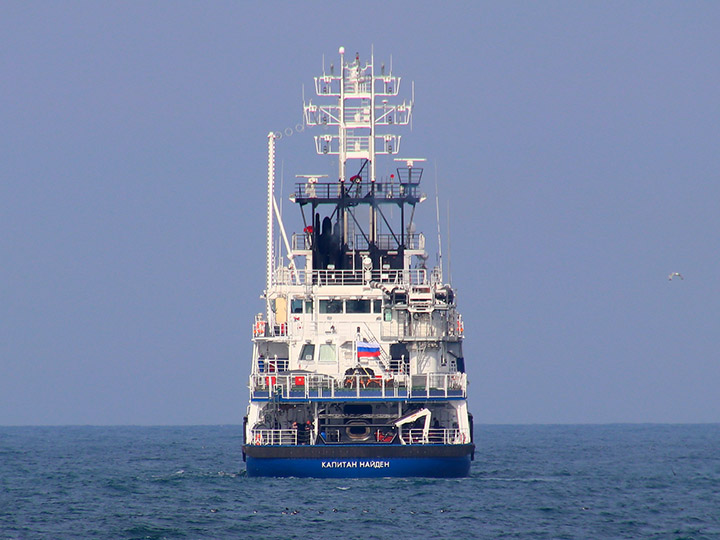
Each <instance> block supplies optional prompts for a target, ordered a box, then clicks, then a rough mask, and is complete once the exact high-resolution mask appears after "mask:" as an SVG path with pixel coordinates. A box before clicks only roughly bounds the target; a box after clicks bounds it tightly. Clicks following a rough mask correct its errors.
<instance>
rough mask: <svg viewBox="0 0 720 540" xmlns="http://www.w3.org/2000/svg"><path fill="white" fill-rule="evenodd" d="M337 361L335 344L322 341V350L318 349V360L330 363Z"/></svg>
mask: <svg viewBox="0 0 720 540" xmlns="http://www.w3.org/2000/svg"><path fill="white" fill-rule="evenodd" d="M336 361H337V355H336V354H335V344H333V343H321V344H320V350H319V351H318V362H323V363H325V364H330V363H335V362H336Z"/></svg>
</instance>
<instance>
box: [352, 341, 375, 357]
mask: <svg viewBox="0 0 720 540" xmlns="http://www.w3.org/2000/svg"><path fill="white" fill-rule="evenodd" d="M357 355H358V358H379V357H380V344H379V343H368V342H367V341H358V342H357Z"/></svg>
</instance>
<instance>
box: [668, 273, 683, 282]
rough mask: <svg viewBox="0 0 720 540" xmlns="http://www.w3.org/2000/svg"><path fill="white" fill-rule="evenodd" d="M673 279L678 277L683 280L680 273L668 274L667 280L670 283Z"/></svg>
mask: <svg viewBox="0 0 720 540" xmlns="http://www.w3.org/2000/svg"><path fill="white" fill-rule="evenodd" d="M674 277H679V278H680V279H685V278H684V277H682V274H681V273H680V272H673V273H672V274H670V275H669V276H668V279H669V280H670V281H672V278H674Z"/></svg>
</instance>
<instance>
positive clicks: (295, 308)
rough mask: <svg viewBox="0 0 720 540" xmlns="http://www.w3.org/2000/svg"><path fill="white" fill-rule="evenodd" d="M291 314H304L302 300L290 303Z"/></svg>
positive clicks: (297, 299)
mask: <svg viewBox="0 0 720 540" xmlns="http://www.w3.org/2000/svg"><path fill="white" fill-rule="evenodd" d="M290 312H291V313H302V312H303V300H302V298H293V299H292V300H291V301H290Z"/></svg>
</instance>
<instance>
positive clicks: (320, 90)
mask: <svg viewBox="0 0 720 540" xmlns="http://www.w3.org/2000/svg"><path fill="white" fill-rule="evenodd" d="M339 53H340V70H339V71H340V73H339V74H335V69H334V66H333V65H331V66H330V73H329V74H328V73H327V72H326V71H325V66H324V65H323V74H322V76H320V77H315V93H316V94H317V96H318V97H319V98H322V99H323V100H325V99H327V98H330V99H329V100H328V101H329V102H328V103H327V104H319V105H317V104H314V103H313V102H312V101H309V102H308V103H304V104H303V112H304V118H305V123H306V124H307V125H309V126H337V128H338V129H337V134H332V133H326V134H322V135H316V136H315V149H316V151H317V153H318V154H329V155H337V156H338V178H339V181H340V183H341V184H344V183H345V182H346V181H356V182H360V181H367V180H369V181H370V182H371V183H374V182H375V180H376V172H375V167H376V156H378V155H395V154H397V153H398V151H399V149H400V139H401V136H400V135H397V134H394V133H378V132H377V129H376V128H377V127H379V126H392V125H399V126H404V125H407V124H409V123H410V119H411V114H412V107H413V98H412V97H411V100H410V102H406V101H404V100H403V102H402V103H399V104H391V103H390V102H389V99H388V98H394V97H397V96H398V93H399V90H400V77H396V76H394V75H393V74H392V65H391V66H390V69H389V70H388V73H385V65H384V64H383V65H382V66H381V69H380V75H376V74H375V60H374V55H373V54H372V53H371V55H370V61H369V62H366V63H362V62H361V61H360V56H359V54H357V53H356V54H355V58H354V59H353V60H352V61H348V62H346V60H345V48H344V47H340V49H339ZM333 98H334V99H333ZM365 162H367V164H369V167H368V170H367V172H365ZM348 170H351V171H361V172H360V173H358V174H356V175H354V176H351V177H350V178H348V176H347V171H348ZM363 174H367V176H368V178H362V177H361V175H363ZM346 219H347V218H346ZM344 230H345V231H346V232H347V230H348V228H347V223H344ZM369 234H370V241H371V242H375V241H376V239H377V210H376V208H371V211H370V227H369ZM345 240H347V239H345Z"/></svg>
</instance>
